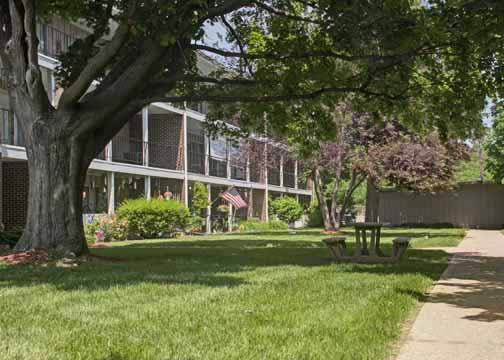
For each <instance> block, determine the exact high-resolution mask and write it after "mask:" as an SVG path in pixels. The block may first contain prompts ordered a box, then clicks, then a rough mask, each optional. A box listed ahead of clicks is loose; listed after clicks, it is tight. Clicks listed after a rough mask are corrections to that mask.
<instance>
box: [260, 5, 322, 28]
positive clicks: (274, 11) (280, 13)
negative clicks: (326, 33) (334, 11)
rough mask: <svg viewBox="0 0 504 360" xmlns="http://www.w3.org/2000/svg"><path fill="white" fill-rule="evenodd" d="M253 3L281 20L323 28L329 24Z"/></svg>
mask: <svg viewBox="0 0 504 360" xmlns="http://www.w3.org/2000/svg"><path fill="white" fill-rule="evenodd" d="M254 3H255V4H256V5H257V6H258V7H259V8H261V9H263V10H265V11H267V12H269V13H271V14H273V15H276V16H281V17H283V18H286V19H289V20H294V21H301V22H305V23H310V24H316V25H323V26H326V25H328V24H329V23H324V22H323V21H317V20H313V19H310V18H307V17H304V16H299V15H293V14H289V13H288V12H286V11H283V10H280V9H275V8H274V7H271V6H269V5H267V4H265V3H263V2H261V1H257V0H256V1H254Z"/></svg>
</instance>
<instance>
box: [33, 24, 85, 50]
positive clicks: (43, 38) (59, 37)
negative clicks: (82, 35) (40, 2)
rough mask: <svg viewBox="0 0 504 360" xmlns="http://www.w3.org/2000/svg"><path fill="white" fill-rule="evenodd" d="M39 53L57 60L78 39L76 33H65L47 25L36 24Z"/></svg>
mask: <svg viewBox="0 0 504 360" xmlns="http://www.w3.org/2000/svg"><path fill="white" fill-rule="evenodd" d="M37 36H38V38H39V51H40V52H41V53H42V54H44V55H47V56H50V57H52V58H57V57H58V56H59V55H61V54H62V53H64V52H66V51H67V50H68V48H69V47H70V46H71V45H72V44H73V43H74V41H75V40H77V39H79V36H77V34H76V33H72V34H70V33H66V32H63V31H61V30H59V29H56V28H55V27H53V26H51V25H48V24H40V23H39V24H37Z"/></svg>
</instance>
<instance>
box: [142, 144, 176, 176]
mask: <svg viewBox="0 0 504 360" xmlns="http://www.w3.org/2000/svg"><path fill="white" fill-rule="evenodd" d="M147 148H148V149H149V166H152V167H157V168H161V169H169V170H182V169H183V164H182V158H181V157H180V156H179V147H178V146H176V145H165V144H162V143H157V142H152V141H149V142H148V143H147Z"/></svg>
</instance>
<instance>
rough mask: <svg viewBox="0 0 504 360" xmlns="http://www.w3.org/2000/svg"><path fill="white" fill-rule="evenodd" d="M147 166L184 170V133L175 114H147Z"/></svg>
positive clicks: (178, 116)
mask: <svg viewBox="0 0 504 360" xmlns="http://www.w3.org/2000/svg"><path fill="white" fill-rule="evenodd" d="M149 165H150V166H152V167H160V168H163V169H171V170H183V169H184V132H183V127H182V117H181V116H180V115H177V114H149Z"/></svg>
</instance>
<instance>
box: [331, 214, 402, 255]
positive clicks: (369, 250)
mask: <svg viewBox="0 0 504 360" xmlns="http://www.w3.org/2000/svg"><path fill="white" fill-rule="evenodd" d="M354 226H355V251H354V253H353V255H352V256H350V255H349V254H348V252H347V247H346V238H345V237H344V236H337V237H332V238H328V239H324V240H323V242H324V243H325V244H326V245H327V247H328V248H329V250H330V252H331V254H332V255H333V257H334V258H335V259H336V260H345V261H355V262H369V263H390V262H393V263H395V262H399V261H400V260H401V258H402V257H403V256H404V254H405V253H406V250H407V249H408V246H409V242H410V239H409V238H407V237H397V238H395V239H394V240H393V241H392V254H391V255H390V256H385V255H384V254H383V252H382V251H381V249H380V237H381V228H382V227H383V226H384V224H382V223H377V222H361V223H355V224H354ZM368 231H369V246H368Z"/></svg>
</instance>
